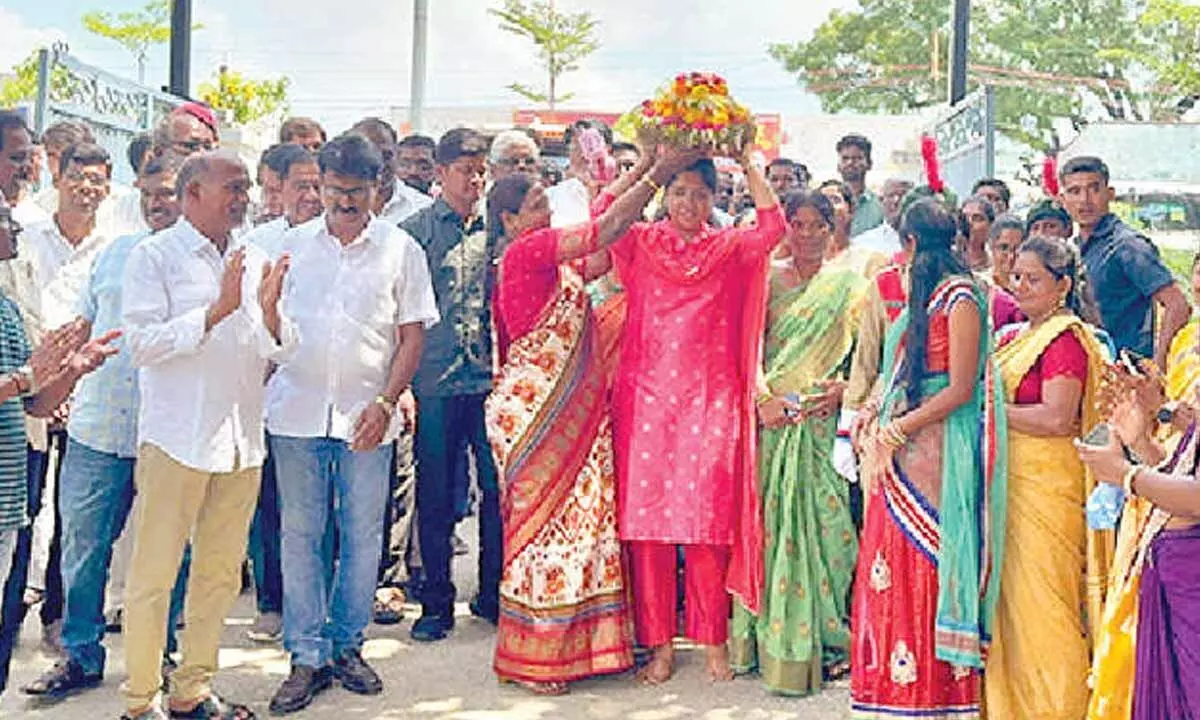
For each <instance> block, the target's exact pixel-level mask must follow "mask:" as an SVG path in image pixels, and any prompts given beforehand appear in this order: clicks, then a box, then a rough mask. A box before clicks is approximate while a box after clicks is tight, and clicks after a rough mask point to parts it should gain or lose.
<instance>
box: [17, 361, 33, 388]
mask: <svg viewBox="0 0 1200 720" xmlns="http://www.w3.org/2000/svg"><path fill="white" fill-rule="evenodd" d="M16 376H17V389H18V390H19V391H20V392H21V394H22V395H35V394H37V391H38V386H37V376H36V375H34V374H33V368H32V367H30V366H28V365H22V366H21V367H19V368H17V372H16Z"/></svg>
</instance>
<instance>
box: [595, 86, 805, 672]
mask: <svg viewBox="0 0 1200 720" xmlns="http://www.w3.org/2000/svg"><path fill="white" fill-rule="evenodd" d="M718 80H719V79H714V78H711V77H708V76H699V75H693V76H682V81H680V80H677V81H676V84H675V86H674V87H673V88H671V89H668V90H667V91H666V93H665V96H666V97H665V99H664V97H662V96H660V98H659V99H658V100H656V101H654V102H653V103H651V105H654V104H655V103H658V104H659V105H661V106H663V107H664V108H666V109H665V110H664V112H668V113H669V114H668V115H667V116H666V117H663V118H660V119H661V122H657V121H656V128H655V129H656V130H657V133H658V135H659V136H660V137H663V138H664V139H666V140H667V141H668V142H673V143H674V142H678V143H681V144H710V145H717V146H721V145H723V144H725V145H727V146H729V147H730V148H731V149H732V150H733V154H736V155H737V156H739V158H740V160H741V162H742V165H743V167H745V168H746V172H747V176H748V179H749V188H750V193H751V195H752V196H753V198H754V201H755V206H756V207H757V208H758V225H757V226H756V227H749V228H725V229H719V228H714V227H712V226H711V225H709V223H708V219H709V217H710V215H711V212H712V207H713V198H714V195H715V193H716V189H717V177H716V169H715V167H714V165H713V163H712V161H711V160H708V159H705V160H701V161H700V162H697V163H695V164H694V165H692V166H691V167H689V168H686V169H684V170H683V171H681V172H678V173H676V174H675V175H674V176H673V177H672V178H670V180H668V181H667V182H666V183H665V184H664V188H665V201H664V202H665V204H666V207H667V219H665V220H662V221H658V222H653V223H638V224H635V225H634V226H633V228H632V229H631V230H630V231H629V233H628V234H627V235H626V236H625V237H624V238H622V239H621V240H620V241H619V242H618V243H616V244H615V245H614V246H613V249H612V254H613V258H614V260H615V262H616V266H617V269H618V270H619V271H620V274H621V279H622V280H623V281H624V283H625V292H626V296H627V298H628V303H629V305H628V315H627V317H626V320H625V330H624V335H623V338H622V341H621V360H620V366H619V369H618V371H617V379H616V384H615V387H614V391H613V392H614V395H613V414H614V417H613V419H614V425H615V428H614V431H615V436H614V439H615V446H616V454H617V463H618V470H617V476H618V478H619V485H620V501H619V511H620V529H621V539H622V540H623V541H625V542H626V543H627V544H628V549H629V554H630V559H631V573H632V582H633V603H634V608H635V618H636V621H635V627H636V629H637V636H638V640H639V642H640V644H641V645H643V646H645V647H649V648H652V649H653V651H654V654H653V658H652V659H651V661H650V663H649V664H648V665H647V666H646V667H645V668H644V669H643V670H642V672H641V674H640V676H639V677H640V679H641V680H642V681H643V682H647V683H652V684H653V683H661V682H665V681H666V680H667V679H669V678H670V677H671V674H672V672H673V670H674V651H673V649H672V644H671V643H672V640H673V638H674V637H675V635H676V630H677V626H676V617H677V616H676V601H677V597H676V592H675V591H676V567H677V549H678V548H679V546H683V553H684V573H685V577H686V579H685V584H686V598H685V614H686V623H685V625H686V635H687V636H688V637H689V638H691V639H692V640H694V641H696V642H697V643H699V644H700V645H703V646H705V650H706V654H707V665H708V673H709V675H710V677H711V678H712V679H713V680H728V679H730V678H731V677H732V670H731V669H730V666H729V657H728V649H727V646H726V641H727V640H728V636H729V615H730V597H729V593H730V591H732V592H733V593H734V595H736V596H737V597H738V598H739V600H741V601H742V602H743V603H744V604H745V605H746V606H747V608H749V609H750V610H751V611H752V612H758V610H759V607H760V600H761V595H762V589H763V584H762V571H763V567H762V517H761V512H760V508H759V502H758V488H757V480H756V477H755V476H756V462H757V453H756V451H755V441H756V422H755V417H754V397H755V387H756V379H757V376H758V373H759V371H760V365H759V356H760V349H761V345H762V340H763V326H764V320H765V311H766V289H767V283H766V278H767V263H768V258H769V255H770V253H771V251H772V250H773V249H774V248H775V246H776V245H777V244H778V242H779V240H780V239H781V238H782V237H783V234H784V231H785V229H786V222H785V220H784V217H783V212H782V210H781V209H780V208H779V202H778V200H777V199H776V197H775V194H774V193H773V192H772V191H771V186H770V185H769V184H768V183H767V180H766V177H765V176H764V174H763V171H762V169H761V168H758V167H756V166H755V165H753V164H752V163H751V162H750V155H751V150H752V148H751V142H750V140H751V139H752V138H753V134H752V128H749V127H743V128H736V129H735V130H734V133H730V132H727V131H724V130H721V129H719V128H716V127H713V126H715V125H718V124H719V123H715V122H709V121H706V120H698V121H697V123H698V124H699V123H703V125H701V126H699V127H697V128H693V129H690V130H689V129H688V128H687V126H686V124H685V122H686V121H687V120H688V119H689V118H693V117H696V116H695V113H697V112H698V113H700V115H699V117H702V118H703V117H710V118H711V117H712V116H713V115H715V111H712V112H710V110H712V108H714V107H715V108H717V109H720V110H723V111H726V112H732V113H734V114H738V115H740V116H741V117H742V118H743V121H744V119H748V117H749V114H748V113H746V112H745V110H744V108H741V107H740V106H737V105H736V104H734V103H732V102H731V101H729V100H728V96H727V89H726V88H725V85H724V81H719V82H718ZM698 85H699V86H706V88H707V89H705V90H703V91H697V90H695V88H696V87H697V86H698ZM723 93H724V94H723ZM698 96H704V97H703V99H701V100H697V99H696V97H698ZM697 108H699V109H698V110H697ZM726 108H731V110H726ZM647 111H648V112H650V114H651V115H653V113H654V112H655V110H654V109H653V108H650V109H649V110H647V108H645V107H644V108H643V110H642V113H641V117H642V119H643V120H646V119H649V118H650V115H646V114H645V113H646V112H647ZM735 133H736V134H738V135H740V137H739V138H738V139H736V140H734V141H728V138H729V136H730V135H732V134H735Z"/></svg>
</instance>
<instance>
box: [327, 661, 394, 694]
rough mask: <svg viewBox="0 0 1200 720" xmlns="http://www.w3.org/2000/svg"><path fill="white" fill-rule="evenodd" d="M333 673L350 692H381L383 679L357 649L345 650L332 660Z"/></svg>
mask: <svg viewBox="0 0 1200 720" xmlns="http://www.w3.org/2000/svg"><path fill="white" fill-rule="evenodd" d="M333 675H334V677H336V678H337V679H338V682H340V683H341V684H342V687H344V688H346V689H347V690H349V691H350V692H352V693H357V694H359V695H378V694H379V693H381V692H383V681H382V680H380V679H379V675H378V674H376V673H375V671H374V670H372V669H371V666H370V665H368V664H367V661H366V660H363V658H362V654H361V653H360V652H359V651H357V650H351V651H349V652H346V653H344V654H343V655H342V656H341V657H339V658H338V659H337V660H334V661H333Z"/></svg>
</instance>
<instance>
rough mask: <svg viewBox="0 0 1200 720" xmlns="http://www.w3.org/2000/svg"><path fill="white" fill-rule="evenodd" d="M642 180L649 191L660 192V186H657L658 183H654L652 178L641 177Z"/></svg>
mask: <svg viewBox="0 0 1200 720" xmlns="http://www.w3.org/2000/svg"><path fill="white" fill-rule="evenodd" d="M642 179H643V180H645V181H646V183H647V184H648V185H649V186H650V189H651V190H653V191H654V192H658V191H659V190H662V185H659V184H658V183H656V182H654V178H652V177H650V176H649V175H643V176H642Z"/></svg>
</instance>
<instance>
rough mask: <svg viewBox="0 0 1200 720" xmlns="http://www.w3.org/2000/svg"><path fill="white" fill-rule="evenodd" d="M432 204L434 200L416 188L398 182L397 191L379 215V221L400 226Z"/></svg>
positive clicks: (400, 181) (393, 192) (394, 191)
mask: <svg viewBox="0 0 1200 720" xmlns="http://www.w3.org/2000/svg"><path fill="white" fill-rule="evenodd" d="M432 204H433V198H431V197H429V196H428V195H426V194H425V193H423V192H421V191H420V190H418V189H416V188H415V187H410V186H409V185H408V184H407V183H405V182H404V181H402V180H397V181H396V189H395V190H393V191H392V199H391V200H388V201H387V204H386V205H384V206H383V210H382V211H381V212H380V213H379V219H381V220H386V221H387V222H389V223H391V224H393V225H399V224H400V223H402V222H404V221H405V220H407V219H409V218H410V217H412V216H413V215H416V214H417V212H418V211H420V210H424V209H425V208H427V207H429V206H430V205H432Z"/></svg>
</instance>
